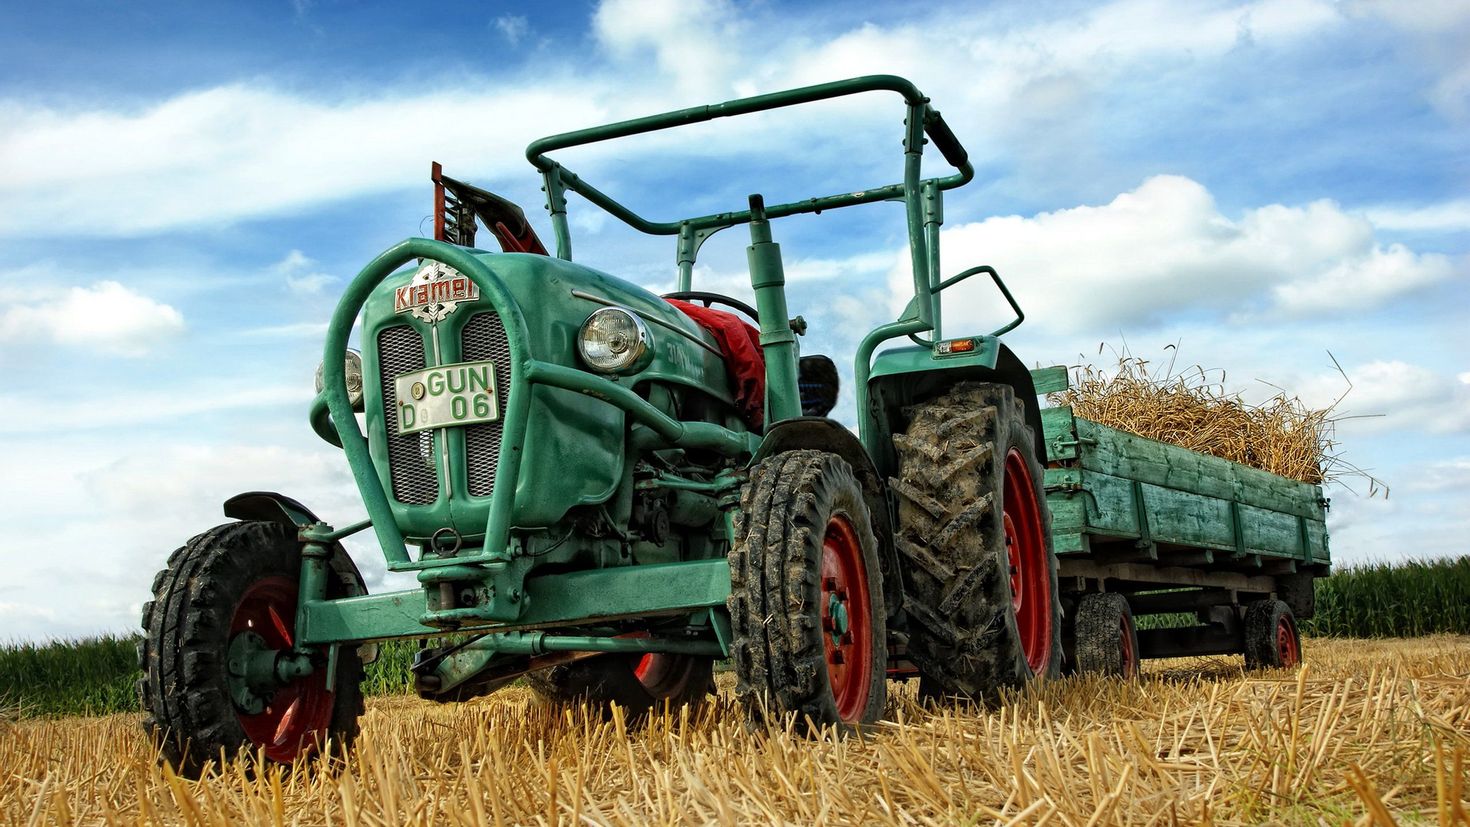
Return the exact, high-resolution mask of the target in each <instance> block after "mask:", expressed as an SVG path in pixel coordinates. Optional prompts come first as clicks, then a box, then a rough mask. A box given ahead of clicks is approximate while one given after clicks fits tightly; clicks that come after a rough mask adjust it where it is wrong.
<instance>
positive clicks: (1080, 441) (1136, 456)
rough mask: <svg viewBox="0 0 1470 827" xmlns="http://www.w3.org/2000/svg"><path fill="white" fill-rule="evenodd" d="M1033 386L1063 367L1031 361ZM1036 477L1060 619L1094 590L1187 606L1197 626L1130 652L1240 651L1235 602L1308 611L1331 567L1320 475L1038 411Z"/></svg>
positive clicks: (1144, 603)
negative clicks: (1053, 559)
mask: <svg viewBox="0 0 1470 827" xmlns="http://www.w3.org/2000/svg"><path fill="white" fill-rule="evenodd" d="M1034 378H1035V381H1036V386H1037V392H1038V393H1047V392H1053V391H1058V390H1062V389H1064V388H1065V387H1066V372H1065V370H1063V369H1060V368H1049V369H1046V370H1042V371H1036V372H1034ZM1041 417H1042V425H1043V430H1044V433H1045V440H1046V465H1047V468H1046V474H1045V488H1046V492H1047V504H1048V506H1049V508H1050V510H1051V520H1052V523H1051V532H1052V543H1053V549H1054V550H1055V552H1056V554H1057V561H1058V578H1059V581H1058V582H1059V586H1060V589H1061V596H1062V603H1063V611H1064V616H1072V615H1074V614H1075V607H1076V604H1077V602H1078V601H1079V600H1080V599H1081V598H1082V597H1083V596H1085V595H1088V594H1095V593H1100V592H1113V593H1119V594H1122V595H1123V596H1124V597H1126V599H1127V600H1128V604H1129V608H1130V609H1131V611H1132V613H1133V614H1134V615H1150V614H1162V613H1176V612H1194V613H1196V615H1197V618H1198V620H1199V624H1200V625H1198V626H1194V627H1185V628H1183V629H1156V630H1141V631H1140V632H1139V634H1138V638H1139V647H1140V650H1141V651H1140V656H1141V657H1166V656H1173V655H1182V654H1218V653H1228V652H1240V651H1242V650H1243V646H1244V643H1243V639H1242V625H1241V621H1242V619H1243V617H1244V611H1245V607H1246V606H1247V605H1248V604H1250V603H1251V602H1253V601H1257V600H1263V599H1269V598H1276V599H1279V600H1281V601H1283V602H1285V603H1286V604H1287V605H1288V606H1290V607H1291V610H1292V612H1293V613H1294V614H1295V616H1296V617H1297V618H1309V617H1311V616H1312V612H1313V600H1312V580H1313V579H1314V578H1316V577H1321V576H1325V575H1326V574H1327V573H1328V571H1329V569H1330V564H1331V559H1330V557H1329V554H1328V546H1327V529H1326V509H1327V500H1326V498H1325V497H1324V496H1323V493H1322V488H1321V486H1319V485H1312V484H1309V483H1304V482H1299V481H1296V480H1290V479H1287V478H1285V477H1281V476H1278V475H1276V474H1271V473H1268V472H1266V471H1261V470H1259V469H1256V468H1249V467H1246V466H1244V465H1240V464H1239V463H1235V462H1230V461H1229V460H1225V459H1221V458H1219V457H1213V456H1207V455H1204V454H1200V453H1197V452H1195V451H1190V450H1187V449H1185V448H1181V447H1179V446H1177V445H1169V444H1166V443H1163V442H1158V441H1155V440H1152V439H1145V438H1143V437H1140V436H1136V435H1134V434H1130V433H1126V432H1123V431H1120V430H1117V429H1115V428H1110V427H1108V426H1106V425H1101V424H1098V423H1096V422H1092V421H1090V420H1087V419H1083V418H1081V417H1078V416H1076V415H1074V414H1073V412H1072V409H1071V408H1068V407H1057V408H1045V409H1043V410H1042V412H1041Z"/></svg>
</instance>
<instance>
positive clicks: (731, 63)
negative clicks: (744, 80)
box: [592, 0, 743, 97]
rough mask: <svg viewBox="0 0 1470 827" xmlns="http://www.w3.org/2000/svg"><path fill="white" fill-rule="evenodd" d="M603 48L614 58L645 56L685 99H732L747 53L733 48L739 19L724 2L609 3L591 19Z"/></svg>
mask: <svg viewBox="0 0 1470 827" xmlns="http://www.w3.org/2000/svg"><path fill="white" fill-rule="evenodd" d="M592 27H593V31H594V32H595V34H596V36H597V39H598V42H600V43H601V44H602V45H603V47H604V48H605V49H607V51H608V52H609V53H610V54H611V55H612V56H613V57H614V58H615V59H618V60H621V61H624V62H626V61H629V60H633V59H636V58H639V57H641V56H642V55H643V54H644V53H650V54H652V56H653V59H654V63H655V64H656V66H657V68H658V70H659V71H660V72H661V73H662V74H664V75H665V76H666V77H669V78H671V79H673V81H674V83H675V85H676V87H677V88H678V91H679V93H680V94H681V95H686V96H692V97H704V96H709V95H714V96H721V95H728V94H729V92H730V91H731V86H730V83H731V78H732V76H733V74H734V70H735V68H736V67H738V66H739V65H741V64H742V63H743V61H741V60H740V56H741V55H742V53H743V50H741V49H738V48H731V45H732V44H733V43H735V42H737V38H738V36H739V28H740V27H739V24H738V18H737V17H736V15H735V14H734V12H733V9H732V7H731V6H730V4H729V3H726V2H723V0H604V2H603V3H602V4H601V5H599V6H598V8H597V12H596V13H595V14H594V15H593V18H592Z"/></svg>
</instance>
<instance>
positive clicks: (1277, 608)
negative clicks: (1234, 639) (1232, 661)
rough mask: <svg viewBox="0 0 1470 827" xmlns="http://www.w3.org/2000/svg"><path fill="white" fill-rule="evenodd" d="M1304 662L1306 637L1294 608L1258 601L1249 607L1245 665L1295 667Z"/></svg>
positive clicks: (1248, 666)
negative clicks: (1300, 633)
mask: <svg viewBox="0 0 1470 827" xmlns="http://www.w3.org/2000/svg"><path fill="white" fill-rule="evenodd" d="M1301 662H1302V639H1301V636H1300V635H1298V634H1297V631H1296V618H1295V617H1294V616H1293V615H1292V613H1291V607H1290V606H1288V605H1286V604H1285V603H1283V602H1281V601H1280V600H1257V601H1255V602H1253V603H1251V604H1250V605H1249V606H1247V607H1246V610H1245V668H1247V669H1276V668H1287V669H1289V668H1292V667H1295V666H1297V665H1299V664H1301Z"/></svg>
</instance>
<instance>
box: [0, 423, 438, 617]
mask: <svg viewBox="0 0 1470 827" xmlns="http://www.w3.org/2000/svg"><path fill="white" fill-rule="evenodd" d="M99 439H101V437H84V438H83V439H81V440H78V441H76V442H75V443H69V444H68V445H65V446H57V445H55V444H53V443H48V444H45V445H40V444H35V443H33V442H23V441H22V442H14V441H9V442H0V449H3V450H4V452H5V454H6V455H7V456H8V457H11V458H13V459H14V460H15V461H17V462H18V463H19V464H20V465H21V466H22V467H25V468H27V469H29V470H28V473H27V474H24V475H5V477H4V478H0V496H3V497H4V498H5V500H6V501H7V502H9V503H11V504H12V505H14V506H16V509H17V510H16V511H15V512H14V513H15V515H16V519H17V522H15V523H14V524H13V525H12V528H14V529H15V530H16V531H18V532H21V533H27V532H30V533H33V532H37V531H42V530H49V531H51V532H52V536H53V539H54V540H55V542H57V543H60V544H63V545H65V546H67V547H70V548H91V549H106V554H103V555H98V556H97V557H95V558H93V559H91V560H90V561H89V566H90V571H91V572H92V575H93V576H90V577H87V578H83V579H81V580H77V579H76V578H71V579H70V580H69V581H68V582H69V583H70V586H69V600H70V603H69V608H68V610H67V611H66V612H60V613H53V612H52V611H51V607H50V604H49V603H48V602H46V601H45V599H44V598H38V597H34V596H33V595H29V594H26V593H24V592H20V593H11V594H7V595H6V596H5V604H3V605H0V628H4V629H5V634H6V635H7V636H14V637H18V638H20V639H37V638H43V637H48V636H52V635H63V636H64V635H78V634H95V633H97V632H100V631H111V632H121V633H127V632H131V631H134V630H135V629H136V627H137V620H138V610H139V607H140V606H141V604H142V603H143V601H145V600H147V599H148V586H149V583H150V582H151V581H152V579H153V575H154V572H156V571H158V570H159V569H161V568H162V567H163V566H164V563H165V561H166V559H167V557H168V554H169V552H170V551H172V550H173V549H174V548H176V547H178V546H179V545H182V544H183V542H184V541H185V540H187V539H188V538H189V537H190V536H191V535H194V534H197V533H199V532H201V531H203V530H205V529H207V528H209V527H210V526H213V525H217V524H219V523H223V522H225V521H226V518H225V516H224V514H223V513H222V511H221V503H222V502H223V501H224V500H225V499H227V498H229V497H231V496H233V495H235V494H237V493H240V492H242V491H261V490H264V491H284V492H285V493H287V494H288V495H290V496H292V497H295V498H297V499H299V500H300V501H302V502H304V503H306V504H307V505H308V506H309V507H311V508H312V509H314V510H315V511H316V512H317V513H318V514H319V515H320V516H321V517H322V518H323V519H326V520H328V521H331V522H333V523H334V524H336V525H346V524H347V523H349V522H352V521H353V520H356V519H359V518H360V517H361V515H362V513H363V511H362V506H361V502H360V499H359V497H358V494H357V488H356V486H355V485H354V484H353V481H352V477H351V474H350V473H349V472H348V470H347V465H346V462H345V460H343V459H342V457H341V455H340V453H339V452H337V451H336V450H335V449H331V448H328V447H326V446H324V445H317V446H311V445H310V444H309V443H306V442H304V441H303V443H302V444H299V445H289V446H288V445H272V444H264V445H262V444H238V443H225V444H213V445H208V444H200V443H195V442H184V443H179V442H176V441H174V440H169V441H166V442H154V441H148V440H144V439H140V438H139V437H137V436H136V435H126V436H124V437H123V438H121V439H116V438H110V437H109V438H107V439H106V441H105V447H104V443H101V442H98V441H97V440H99ZM306 439H315V438H314V437H311V436H310V435H309V434H308V435H306ZM99 457H106V458H107V459H102V460H99ZM77 497H84V498H85V499H86V501H87V502H88V503H89V506H88V514H87V519H85V520H77V519H73V517H74V515H73V514H69V513H68V512H67V508H68V506H66V505H65V504H66V503H68V502H75V501H76V498H77ZM161 506H162V507H161ZM48 527H49V528H48ZM354 539H358V538H354ZM370 546H371V541H370V540H368V541H366V542H351V543H349V551H351V552H352V555H353V557H354V559H355V560H356V561H357V562H358V565H359V568H360V569H361V570H362V572H363V576H364V578H365V579H366V580H367V581H368V584H369V588H371V589H372V590H374V591H382V590H383V589H384V588H412V587H413V586H414V585H415V583H414V582H413V581H412V579H411V578H410V579H408V580H407V581H405V580H404V579H403V578H402V577H393V576H386V575H385V566H384V564H383V559H382V555H381V553H379V552H378V551H377V549H376V548H372V547H370ZM0 558H3V559H4V560H5V563H6V566H7V570H8V571H9V572H10V573H11V575H12V576H14V577H17V578H19V579H20V580H21V581H22V582H27V581H28V582H33V583H37V582H43V580H45V579H49V578H55V577H61V576H63V572H61V571H59V570H58V569H57V566H58V565H59V564H58V563H56V562H55V561H54V560H52V559H50V558H48V557H46V556H45V555H35V554H32V553H29V551H26V550H23V549H22V547H21V545H20V544H17V543H8V544H0ZM34 594H40V592H34Z"/></svg>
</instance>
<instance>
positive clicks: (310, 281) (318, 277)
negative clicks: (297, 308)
mask: <svg viewBox="0 0 1470 827" xmlns="http://www.w3.org/2000/svg"><path fill="white" fill-rule="evenodd" d="M271 270H273V271H275V272H276V273H277V274H278V275H281V276H283V277H285V279H286V289H287V290H290V291H291V292H292V293H295V294H296V295H298V296H314V295H316V294H318V293H320V292H322V290H323V289H325V288H326V287H328V286H330V285H332V284H334V283H336V282H337V277H336V276H329V275H327V274H326V273H322V272H318V271H317V270H316V261H315V260H313V259H312V258H311V257H309V256H307V255H306V254H305V253H303V252H301V251H300V250H292V251H291V252H289V253H287V254H286V257H285V258H283V259H281V260H280V261H278V262H276V263H275V264H274V265H272V266H271Z"/></svg>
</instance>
